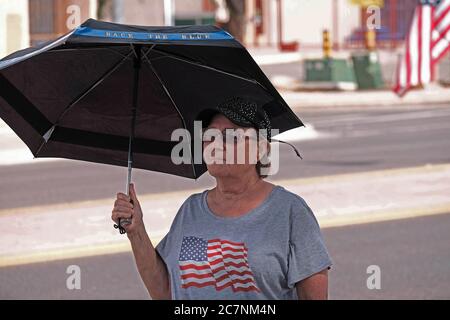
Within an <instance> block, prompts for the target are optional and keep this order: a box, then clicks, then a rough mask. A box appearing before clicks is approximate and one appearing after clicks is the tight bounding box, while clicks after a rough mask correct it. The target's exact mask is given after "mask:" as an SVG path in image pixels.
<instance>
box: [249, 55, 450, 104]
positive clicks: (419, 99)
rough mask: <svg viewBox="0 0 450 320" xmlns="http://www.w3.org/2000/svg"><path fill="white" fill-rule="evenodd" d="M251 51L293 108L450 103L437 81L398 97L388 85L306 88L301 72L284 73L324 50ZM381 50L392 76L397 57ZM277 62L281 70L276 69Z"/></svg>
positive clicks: (449, 96)
mask: <svg viewBox="0 0 450 320" xmlns="http://www.w3.org/2000/svg"><path fill="white" fill-rule="evenodd" d="M248 51H249V52H250V54H251V55H252V57H253V59H254V60H255V61H256V62H257V63H258V64H259V65H260V66H261V68H262V69H263V70H264V72H265V73H266V75H267V77H268V78H269V79H270V81H271V82H272V84H273V85H274V86H275V87H276V88H277V89H278V90H279V91H280V93H281V95H282V96H283V98H284V99H285V100H286V102H287V103H288V105H289V106H291V107H292V108H299V109H303V108H336V107H384V106H399V107H403V106H410V105H418V104H422V105H423V104H445V103H446V104H450V88H449V87H447V88H445V87H441V86H439V85H438V84H431V85H429V86H428V87H427V88H426V89H424V90H411V91H410V92H408V93H407V94H406V95H405V96H404V97H403V98H399V97H398V96H397V95H395V94H394V93H393V92H392V91H391V90H389V89H385V90H367V91H350V92H342V91H305V90H304V89H302V82H301V78H302V75H301V72H300V74H296V76H295V77H294V76H292V74H285V73H286V72H288V70H291V69H292V68H291V66H292V65H294V64H295V65H296V69H295V70H300V71H301V70H302V68H301V64H302V61H303V59H305V58H311V57H320V56H321V55H322V53H321V50H300V51H297V52H280V51H279V50H278V49H277V48H270V47H262V48H248ZM379 54H380V56H382V57H383V61H385V65H383V72H384V73H386V75H387V78H389V79H391V77H390V76H389V74H390V73H392V70H391V69H395V64H396V60H395V59H394V60H393V61H391V60H392V57H391V56H390V54H389V52H384V51H380V52H379ZM333 55H334V56H335V57H341V58H345V57H347V58H348V56H349V55H350V51H348V50H347V51H345V50H341V51H339V52H334V53H333ZM289 64H290V65H289ZM283 65H284V66H285V67H283ZM274 66H275V67H274ZM277 66H278V69H279V70H277ZM286 66H288V67H286ZM286 68H288V69H286Z"/></svg>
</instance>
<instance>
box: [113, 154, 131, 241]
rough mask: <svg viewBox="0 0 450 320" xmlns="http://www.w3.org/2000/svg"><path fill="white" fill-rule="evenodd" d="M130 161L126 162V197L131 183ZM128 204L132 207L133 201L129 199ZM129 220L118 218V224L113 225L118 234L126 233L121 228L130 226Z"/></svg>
mask: <svg viewBox="0 0 450 320" xmlns="http://www.w3.org/2000/svg"><path fill="white" fill-rule="evenodd" d="M131 164H132V161H131V160H128V174H127V196H129V195H130V183H131V170H132V165H131ZM130 203H131V204H133V205H134V203H133V199H130ZM131 222H132V221H131V219H128V218H123V219H121V218H119V224H115V225H114V228H115V229H119V232H120V234H124V233H127V231H126V230H125V228H124V227H123V226H125V225H129V224H131Z"/></svg>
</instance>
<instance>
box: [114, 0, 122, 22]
mask: <svg viewBox="0 0 450 320" xmlns="http://www.w3.org/2000/svg"><path fill="white" fill-rule="evenodd" d="M112 19H113V21H114V22H115V23H123V0H113V2H112Z"/></svg>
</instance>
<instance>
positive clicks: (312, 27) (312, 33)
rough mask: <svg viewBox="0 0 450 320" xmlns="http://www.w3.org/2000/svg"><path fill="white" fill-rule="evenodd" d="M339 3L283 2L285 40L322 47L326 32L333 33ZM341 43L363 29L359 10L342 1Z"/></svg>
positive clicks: (313, 0) (316, 0) (315, 0)
mask: <svg viewBox="0 0 450 320" xmlns="http://www.w3.org/2000/svg"><path fill="white" fill-rule="evenodd" d="M333 1H335V0H283V20H284V21H283V40H284V41H287V42H289V41H299V42H300V46H301V43H307V44H317V45H321V44H322V31H323V29H329V30H330V31H331V30H332V27H333V12H332V10H333V6H332V2H333ZM338 15H339V18H338V22H339V42H341V43H342V42H343V41H344V37H346V36H348V35H349V34H350V33H351V31H352V29H353V28H356V27H357V26H358V25H359V7H357V6H354V5H351V4H350V3H349V1H348V0H338Z"/></svg>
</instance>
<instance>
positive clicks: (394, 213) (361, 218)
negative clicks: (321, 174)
mask: <svg viewBox="0 0 450 320" xmlns="http://www.w3.org/2000/svg"><path fill="white" fill-rule="evenodd" d="M448 213H450V203H448V204H444V205H439V206H433V207H429V206H428V207H424V208H412V209H397V210H388V211H383V212H367V213H364V214H361V215H358V214H354V215H351V216H350V215H349V216H348V217H338V218H326V219H322V220H320V219H319V223H320V226H321V228H333V227H344V226H350V225H357V224H366V223H373V222H382V221H392V220H401V219H409V218H417V217H426V216H432V215H441V214H448Z"/></svg>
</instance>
